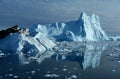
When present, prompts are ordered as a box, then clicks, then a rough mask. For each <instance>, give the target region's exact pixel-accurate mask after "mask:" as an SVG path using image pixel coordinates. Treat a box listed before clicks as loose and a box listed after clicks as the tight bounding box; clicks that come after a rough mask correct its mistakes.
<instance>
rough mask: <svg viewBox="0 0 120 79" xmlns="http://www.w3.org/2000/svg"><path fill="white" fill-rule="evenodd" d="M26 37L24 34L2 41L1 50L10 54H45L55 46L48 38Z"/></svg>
mask: <svg viewBox="0 0 120 79" xmlns="http://www.w3.org/2000/svg"><path fill="white" fill-rule="evenodd" d="M38 36H39V34H37V35H36V36H35V37H32V36H25V35H24V34H19V33H15V34H11V35H9V36H7V37H6V38H4V39H1V40H0V50H4V51H8V52H23V53H43V52H45V51H47V50H50V49H51V48H52V47H54V46H55V43H53V42H52V41H51V40H49V39H47V38H46V37H38Z"/></svg>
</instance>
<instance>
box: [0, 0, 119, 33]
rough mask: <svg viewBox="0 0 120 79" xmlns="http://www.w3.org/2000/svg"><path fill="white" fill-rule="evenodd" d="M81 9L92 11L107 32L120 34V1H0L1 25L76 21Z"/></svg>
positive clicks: (89, 13)
mask: <svg viewBox="0 0 120 79" xmlns="http://www.w3.org/2000/svg"><path fill="white" fill-rule="evenodd" d="M81 12H86V13H87V14H88V15H91V14H92V13H95V14H96V15H98V16H100V19H101V26H102V28H103V29H104V30H105V31H106V32H107V33H114V34H115V33H118V34H120V0H0V27H1V28H3V27H6V26H11V25H15V24H20V25H27V26H31V25H32V24H37V23H41V24H46V23H52V22H56V21H70V20H76V19H77V18H78V17H79V15H80V13H81Z"/></svg>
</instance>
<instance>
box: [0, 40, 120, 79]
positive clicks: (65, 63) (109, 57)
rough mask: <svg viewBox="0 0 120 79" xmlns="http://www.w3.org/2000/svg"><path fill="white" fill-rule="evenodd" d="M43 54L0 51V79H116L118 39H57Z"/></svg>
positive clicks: (119, 77)
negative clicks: (97, 40)
mask: <svg viewBox="0 0 120 79" xmlns="http://www.w3.org/2000/svg"><path fill="white" fill-rule="evenodd" d="M57 45H58V46H57V47H55V48H53V49H52V50H49V51H47V52H44V53H43V54H40V53H39V54H30V53H29V52H27V53H26V52H24V54H23V53H19V54H15V53H10V52H8V51H7V52H6V51H0V79H120V75H119V73H120V43H119V42H89V43H86V42H84V43H80V42H60V43H57Z"/></svg>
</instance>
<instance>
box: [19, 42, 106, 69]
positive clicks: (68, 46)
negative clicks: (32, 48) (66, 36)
mask: <svg viewBox="0 0 120 79" xmlns="http://www.w3.org/2000/svg"><path fill="white" fill-rule="evenodd" d="M106 47H107V44H105V43H96V42H94V43H76V42H74V43H73V42H71V43H67V42H63V43H58V47H55V48H54V49H53V50H50V51H47V52H44V53H42V54H40V53H38V54H36V55H34V56H26V55H24V54H22V53H21V54H18V55H19V59H20V62H21V63H22V64H26V63H29V62H31V61H36V62H38V63H39V64H41V63H42V62H43V61H44V60H45V59H46V58H52V59H55V60H56V62H58V61H64V60H67V61H70V62H78V63H79V64H80V66H81V68H82V69H86V68H88V67H92V68H96V67H98V66H99V64H100V60H101V55H102V52H103V51H104V50H105V49H106ZM48 63H49V62H48Z"/></svg>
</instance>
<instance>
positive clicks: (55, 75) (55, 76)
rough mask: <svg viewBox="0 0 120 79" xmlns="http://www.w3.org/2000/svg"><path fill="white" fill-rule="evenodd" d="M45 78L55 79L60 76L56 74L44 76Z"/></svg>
mask: <svg viewBox="0 0 120 79" xmlns="http://www.w3.org/2000/svg"><path fill="white" fill-rule="evenodd" d="M45 77H50V78H57V77H60V75H57V74H46V75H45Z"/></svg>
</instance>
